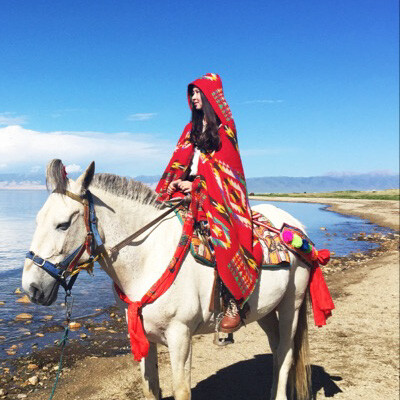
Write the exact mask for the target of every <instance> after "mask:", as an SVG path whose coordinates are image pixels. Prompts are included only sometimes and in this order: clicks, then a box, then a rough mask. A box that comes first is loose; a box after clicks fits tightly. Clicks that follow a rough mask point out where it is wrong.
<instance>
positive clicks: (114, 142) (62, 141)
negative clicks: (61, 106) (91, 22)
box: [0, 125, 173, 176]
mask: <svg viewBox="0 0 400 400" xmlns="http://www.w3.org/2000/svg"><path fill="white" fill-rule="evenodd" d="M0 143H1V146H0V160H1V162H2V164H7V169H8V170H10V171H11V170H13V171H15V170H23V169H24V170H27V169H30V168H32V167H33V166H36V165H40V166H42V167H44V166H45V165H46V164H47V162H48V161H49V160H51V159H53V158H60V159H61V160H63V161H64V163H65V165H70V168H72V169H73V170H74V169H77V168H81V167H80V166H81V165H83V166H85V167H84V168H86V166H87V165H88V164H89V162H90V161H92V160H95V161H96V162H97V165H98V166H100V167H101V169H102V171H109V172H114V173H121V171H122V173H124V174H132V176H134V175H135V174H146V175H147V174H154V173H159V172H160V171H161V169H162V168H163V166H164V164H165V163H166V162H167V160H168V158H169V156H170V152H172V149H173V144H172V143H169V142H167V141H166V140H164V139H160V138H159V137H157V136H156V135H148V134H133V133H129V132H121V133H112V134H108V133H103V132H64V131H60V132H38V131H34V130H29V129H25V128H23V127H22V126H18V125H14V126H7V127H3V128H0ZM126 171H127V172H126ZM71 172H72V171H71Z"/></svg>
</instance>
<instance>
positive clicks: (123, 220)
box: [92, 189, 179, 300]
mask: <svg viewBox="0 0 400 400" xmlns="http://www.w3.org/2000/svg"><path fill="white" fill-rule="evenodd" d="M92 192H93V194H94V195H95V196H96V197H97V198H98V199H99V201H95V210H96V215H97V218H98V221H99V230H100V233H101V235H102V236H103V237H104V245H105V248H106V249H110V248H111V247H113V246H115V245H116V244H117V243H119V242H120V241H121V240H123V239H125V238H126V237H128V236H129V235H131V234H132V233H134V232H136V231H137V230H138V229H140V228H141V227H143V226H144V225H146V224H147V223H149V222H150V221H151V220H153V219H154V218H156V217H157V216H159V215H160V214H161V213H163V212H164V210H159V209H157V208H155V207H154V206H151V205H147V204H141V203H140V202H138V201H133V200H131V199H127V198H123V197H118V196H115V195H113V194H111V193H108V192H105V191H102V190H99V189H94V190H92ZM172 215H174V213H173V214H172ZM173 219H174V220H175V221H174V220H173ZM176 222H177V221H176V218H169V217H167V218H166V219H164V220H163V221H162V222H161V223H158V224H157V225H155V227H151V228H150V229H149V230H147V231H146V232H144V233H143V234H141V235H140V236H139V237H138V238H136V239H135V240H134V241H133V242H132V243H131V244H129V245H127V246H126V247H124V248H123V249H122V250H120V251H119V253H118V256H117V258H116V260H115V261H114V262H112V263H107V264H106V263H102V267H103V268H104V270H105V271H106V272H107V274H108V275H109V276H110V277H111V279H112V280H113V281H114V282H115V283H116V284H117V285H118V286H120V287H121V289H122V290H123V291H124V292H125V293H126V294H127V295H128V296H129V297H130V298H132V300H137V299H139V298H141V296H142V295H143V294H144V293H145V292H146V291H147V289H149V287H150V286H151V285H152V284H153V283H154V282H155V280H157V279H158V277H159V276H161V273H162V272H163V270H164V269H165V268H166V267H167V265H168V262H169V259H170V258H171V257H172V254H173V251H172V253H171V254H164V253H165V252H167V253H169V252H170V251H168V250H167V251H165V250H164V249H165V248H166V247H165V246H164V243H165V242H166V241H170V242H171V248H172V250H174V249H175V247H176V244H175V245H174V242H177V240H179V232H177V229H176V228H177V223H176ZM175 237H177V238H175ZM161 243H162V244H163V245H162V246H161ZM168 257H169V259H168ZM146 267H147V268H146ZM138 296H139V297H138Z"/></svg>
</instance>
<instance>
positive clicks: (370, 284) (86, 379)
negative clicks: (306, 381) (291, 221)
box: [0, 197, 399, 400]
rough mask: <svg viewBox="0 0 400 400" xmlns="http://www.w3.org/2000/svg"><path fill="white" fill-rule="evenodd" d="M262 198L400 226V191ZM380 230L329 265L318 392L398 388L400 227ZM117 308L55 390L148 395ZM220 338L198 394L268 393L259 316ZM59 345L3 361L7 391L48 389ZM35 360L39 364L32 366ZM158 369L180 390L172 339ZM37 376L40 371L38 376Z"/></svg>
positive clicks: (29, 393)
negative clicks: (368, 196) (385, 196)
mask: <svg viewBox="0 0 400 400" xmlns="http://www.w3.org/2000/svg"><path fill="white" fill-rule="evenodd" d="M253 199H256V198H254V197H253ZM261 200H265V201H272V200H277V201H295V202H314V203H321V204H327V205H329V209H331V210H332V211H335V212H339V213H343V214H348V215H356V216H359V217H361V218H365V219H368V220H369V221H371V222H374V223H376V224H378V225H381V226H385V227H390V228H392V229H394V230H396V231H398V230H399V203H398V202H396V201H387V200H379V201H376V200H347V199H346V200H341V199H315V198H313V199H305V198H302V199H297V198H296V199H289V198H274V199H272V198H268V199H266V198H261ZM371 240H375V241H378V242H379V243H380V248H379V249H376V250H372V251H369V252H368V253H363V254H361V253H357V254H353V255H352V256H349V257H342V258H334V259H333V260H332V261H331V263H330V264H328V266H327V267H326V268H325V276H326V279H327V282H328V285H329V288H330V290H331V293H332V296H333V298H334V302H335V306H336V309H335V310H334V315H333V317H332V318H330V319H329V320H328V324H327V326H326V327H323V328H319V329H318V328H316V327H314V326H313V322H312V318H311V317H310V320H309V340H310V346H311V364H312V392H313V396H314V397H313V398H316V399H324V398H334V399H337V400H347V399H358V398H360V399H361V398H362V399H397V398H398V395H399V377H398V370H399V319H398V318H399V268H398V267H399V236H398V232H397V233H395V234H389V235H388V236H386V237H379V238H378V237H377V238H371ZM113 313H114V317H113V318H112V321H113V325H112V326H111V325H110V326H107V327H106V328H104V330H99V332H98V334H96V335H94V336H93V339H92V340H93V342H92V343H91V346H82V345H80V344H79V342H76V343H72V344H71V345H69V348H67V351H66V356H65V358H66V368H65V369H64V371H63V374H62V378H61V381H60V383H59V386H58V389H57V393H56V395H55V397H54V399H55V400H67V399H68V400H70V399H74V400H78V399H87V400H106V399H107V400H109V399H112V400H139V399H142V393H141V384H140V375H139V367H138V364H137V363H135V362H134V361H133V358H132V356H131V354H130V353H129V349H128V339H127V338H126V331H125V330H124V323H123V321H122V319H121V316H120V314H118V312H115V311H114V312H113ZM110 331H112V332H114V333H112V332H111V333H110ZM212 341H213V336H212V335H208V336H196V337H194V339H193V362H192V366H193V367H192V398H193V399H195V400H200V399H206V398H208V399H221V400H225V399H226V400H228V399H229V400H240V399H255V400H256V399H264V398H268V392H269V388H270V386H271V380H272V356H271V353H270V349H269V347H268V344H267V339H266V337H265V335H264V333H263V332H262V331H261V329H260V328H259V327H258V325H257V324H251V325H249V326H247V327H244V328H242V329H241V330H240V331H238V332H237V333H235V344H234V345H230V346H227V347H225V348H218V347H216V346H214V345H213V343H212ZM58 354H59V353H58V350H55V349H54V348H49V349H47V350H46V351H42V352H40V353H39V352H37V353H33V354H32V355H30V356H29V357H25V358H24V359H21V360H19V362H18V363H17V364H16V365H17V372H15V373H11V372H10V373H8V374H7V373H5V372H4V371H3V373H4V376H3V378H4V379H3V378H2V379H3V380H2V382H3V383H5V388H6V389H4V392H3V396H1V395H0V398H5V399H17V398H27V399H36V400H42V399H43V400H44V399H47V398H48V396H49V393H50V392H51V386H52V383H53V379H54V376H55V369H56V365H57V363H58ZM29 364H31V365H32V364H33V365H36V367H35V368H34V369H29V368H28V365H29ZM31 368H32V367H31ZM159 370H160V381H161V387H162V390H163V399H168V400H172V397H171V396H172V388H171V379H170V375H171V374H170V367H169V360H168V351H167V349H166V348H164V347H159ZM13 376H14V377H15V378H14V377H13ZM34 376H36V377H37V380H36V379H34V380H31V382H29V381H28V379H29V378H32V377H34ZM33 381H34V382H36V383H35V384H32V382H33ZM21 396H22V397H21ZM24 396H25V397H24Z"/></svg>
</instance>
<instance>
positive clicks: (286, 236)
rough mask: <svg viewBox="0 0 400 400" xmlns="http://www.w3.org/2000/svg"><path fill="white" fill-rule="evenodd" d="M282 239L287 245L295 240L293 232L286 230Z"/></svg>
mask: <svg viewBox="0 0 400 400" xmlns="http://www.w3.org/2000/svg"><path fill="white" fill-rule="evenodd" d="M282 238H283V241H284V242H285V243H290V242H291V241H292V240H293V232H292V231H289V229H285V230H284V231H283V233H282Z"/></svg>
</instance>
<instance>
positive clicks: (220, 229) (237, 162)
mask: <svg viewBox="0 0 400 400" xmlns="http://www.w3.org/2000/svg"><path fill="white" fill-rule="evenodd" d="M188 100H189V106H190V108H191V110H192V120H191V122H190V123H189V124H187V125H186V127H185V129H184V130H183V133H182V135H181V137H180V139H179V141H178V144H177V146H176V148H175V151H174V153H173V155H172V158H171V160H170V162H169V164H168V166H167V168H166V170H165V172H164V174H163V176H162V178H161V180H160V182H159V183H158V186H157V188H156V191H157V192H158V193H159V199H160V200H161V201H165V200H170V199H171V198H175V197H184V196H185V195H186V194H189V193H190V194H191V197H192V201H191V204H190V211H189V212H191V213H192V215H193V220H194V221H197V222H201V223H202V224H203V226H204V225H206V226H207V227H208V230H209V232H210V236H211V239H210V240H211V245H212V247H213V249H214V252H215V258H216V265H217V271H218V276H219V277H220V279H221V280H222V282H223V284H224V287H225V288H226V289H227V290H226V291H225V292H226V294H227V296H225V297H227V301H226V305H227V308H226V311H225V314H224V318H223V319H222V321H221V325H220V329H221V331H223V332H226V333H230V332H234V331H235V330H237V329H239V328H240V326H241V323H242V321H241V316H240V313H239V308H238V306H239V307H243V306H244V304H245V303H246V301H247V299H248V298H249V296H250V295H251V293H252V292H253V289H254V286H255V284H256V282H257V279H258V275H259V266H260V264H261V262H262V248H261V245H260V243H259V242H258V240H257V239H256V238H255V237H254V236H253V226H252V219H251V210H250V206H249V200H248V195H247V190H246V181H245V176H244V172H243V166H242V161H241V158H240V154H239V148H238V143H237V137H236V128H235V123H234V121H233V118H232V113H231V110H230V108H229V106H228V104H227V102H226V100H225V96H224V92H223V89H222V82H221V79H220V77H219V76H218V75H217V74H206V75H204V76H203V77H201V78H199V79H196V80H195V81H193V82H192V83H190V84H189V86H188Z"/></svg>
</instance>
